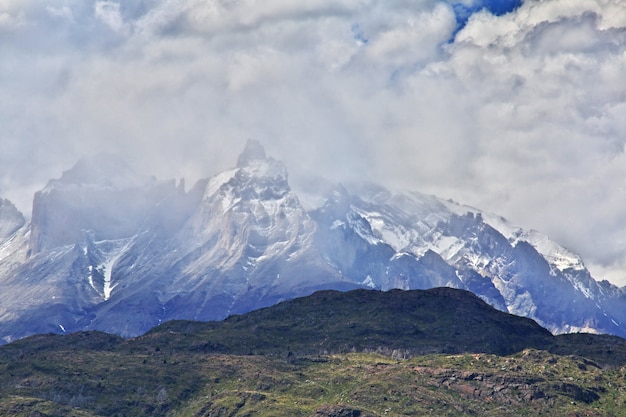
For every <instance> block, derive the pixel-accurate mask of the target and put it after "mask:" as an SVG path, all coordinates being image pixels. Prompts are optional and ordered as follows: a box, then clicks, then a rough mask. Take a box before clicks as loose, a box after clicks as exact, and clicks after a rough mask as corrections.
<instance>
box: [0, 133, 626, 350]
mask: <svg viewBox="0 0 626 417" xmlns="http://www.w3.org/2000/svg"><path fill="white" fill-rule="evenodd" d="M137 179H138V180H137ZM146 179H147V178H146ZM137 181H139V182H137ZM313 191H315V194H314V195H312V199H311V200H312V201H319V203H320V204H318V205H315V206H311V207H310V208H308V209H307V208H305V206H303V205H302V204H301V203H300V195H298V194H299V192H295V191H293V190H291V188H290V186H289V182H288V175H287V169H286V167H285V165H284V164H283V163H282V162H281V161H280V160H277V159H274V158H272V157H271V156H268V155H266V153H265V150H264V149H263V146H262V145H261V144H260V143H259V142H258V141H256V140H249V141H248V143H247V144H246V146H245V149H244V150H243V152H242V153H241V155H240V156H239V159H238V161H237V167H234V169H230V170H228V171H225V172H222V173H218V174H216V175H214V176H213V177H211V178H207V179H202V180H200V181H198V183H197V184H196V185H195V186H194V187H192V189H191V190H189V191H188V192H186V191H185V190H184V188H181V187H177V186H176V184H175V181H173V180H172V181H157V180H156V179H154V180H148V181H145V180H142V178H141V177H138V176H136V175H135V174H134V173H133V172H132V169H131V168H130V167H128V166H127V165H126V164H125V163H124V162H123V161H121V160H120V159H119V158H116V157H113V156H111V155H98V156H96V157H93V158H88V159H83V160H81V161H80V162H79V163H78V164H76V165H75V166H74V167H73V168H71V169H70V170H68V171H66V172H65V173H64V174H63V175H62V177H61V178H59V179H56V180H51V181H50V183H49V184H48V186H47V187H46V188H45V189H44V190H42V191H39V192H38V193H36V194H35V199H34V202H33V215H32V220H31V222H30V224H25V225H24V226H23V227H22V228H21V229H18V230H22V232H16V233H13V234H12V235H10V236H6V238H5V239H2V235H1V234H2V233H3V232H2V228H1V227H0V287H1V288H2V291H1V292H0V343H2V340H4V341H9V340H12V339H14V338H18V337H22V336H25V335H28V334H32V333H36V332H50V331H53V332H66V331H67V332H72V331H78V330H86V329H97V330H105V331H109V332H115V333H117V334H120V335H125V336H134V335H137V334H140V333H142V332H144V331H146V330H147V329H148V328H149V327H152V326H154V325H156V324H158V323H160V322H163V321H166V320H172V319H194V320H214V319H221V318H224V317H226V316H228V315H230V314H238V313H243V312H247V311H250V310H252V309H255V308H258V307H263V306H269V305H272V304H275V303H276V302H278V301H280V300H285V299H290V298H293V297H296V296H302V295H308V294H310V293H312V292H313V291H315V290H318V289H335V290H347V289H352V288H359V287H366V288H373V289H377V290H383V291H385V290H390V289H393V288H401V289H426V288H432V287H438V286H449V287H454V288H462V289H466V290H470V291H472V292H474V293H475V294H477V295H478V296H480V297H481V298H482V299H483V300H485V301H486V302H488V303H490V304H491V305H492V306H495V307H496V308H499V309H501V310H503V311H508V312H511V313H515V314H520V315H525V316H529V317H531V318H533V319H535V320H537V321H538V322H539V323H540V324H541V325H543V326H546V327H547V328H548V329H550V330H551V331H554V332H555V333H562V332H574V331H595V332H604V333H611V334H618V335H626V330H624V329H622V325H623V323H626V313H625V312H626V308H624V306H625V305H626V304H625V303H626V296H624V294H626V289H624V290H622V289H618V288H617V287H611V286H610V285H608V284H607V285H604V284H603V285H600V284H598V283H597V282H596V281H595V280H594V279H593V278H592V277H591V275H590V274H589V272H588V271H587V270H586V269H585V268H584V264H583V263H582V262H579V263H576V262H575V261H576V257H575V256H573V255H572V254H571V253H569V252H568V251H566V250H565V249H564V248H562V247H560V246H559V245H558V244H556V243H555V242H552V241H550V240H549V239H547V238H546V237H542V236H540V235H538V234H536V233H530V232H526V231H524V230H522V229H518V228H516V227H513V226H511V225H509V224H508V223H507V222H506V221H505V220H504V219H501V218H498V219H495V220H494V216H490V215H487V214H486V213H483V212H481V211H480V210H477V209H473V208H469V207H463V206H459V205H456V204H454V203H451V202H446V201H444V200H441V199H439V198H437V197H434V196H426V195H423V194H419V193H416V192H396V191H391V190H388V189H386V188H385V187H383V186H377V185H363V186H360V187H359V186H356V185H353V186H347V187H344V186H341V185H334V184H333V186H330V185H324V186H319V185H318V187H317V189H314V188H312V189H311V190H310V192H313ZM2 206H4V208H5V212H6V213H8V214H6V213H5V214H3V213H2ZM11 207H12V206H9V205H8V204H7V203H4V202H3V204H2V205H0V226H1V225H2V223H3V221H5V223H6V219H13V220H16V222H13V223H12V222H11V221H8V223H7V224H9V223H10V227H8V228H7V230H14V229H15V226H16V225H17V224H21V223H22V220H21V217H20V216H19V215H18V214H16V213H15V211H14V210H13V209H12V208H11ZM11 213H12V214H11ZM7 233H8V232H7ZM4 234H5V235H6V233H4ZM14 254H18V255H19V256H15V255H14ZM3 311H4V312H6V313H5V314H4V313H3Z"/></svg>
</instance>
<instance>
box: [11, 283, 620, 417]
mask: <svg viewBox="0 0 626 417" xmlns="http://www.w3.org/2000/svg"><path fill="white" fill-rule="evenodd" d="M625 401H626V340H623V339H620V338H617V337H610V336H594V335H564V336H557V337H555V336H552V335H551V334H550V333H548V332H547V331H546V330H545V329H543V328H541V327H540V326H538V325H537V324H536V323H535V322H533V321H531V320H528V319H525V318H520V317H516V316H512V315H509V314H506V313H502V312H500V311H497V310H495V309H493V308H491V307H489V306H488V305H487V304H485V303H484V302H482V301H481V300H480V299H479V298H477V297H475V296H474V295H472V294H471V293H468V292H466V291H460V290H454V289H448V288H437V289H433V290H426V291H399V290H395V291H390V292H376V291H366V290H356V291H351V292H347V293H341V292H335V291H323V292H318V293H315V294H313V295H311V296H309V297H304V298H300V299H295V300H291V301H287V302H283V303H280V304H278V305H276V306H274V307H270V308H266V309H262V310H258V311H254V312H251V313H248V314H245V315H241V316H232V317H229V318H228V319H226V320H224V321H222V322H210V323H199V322H186V321H175V322H169V323H165V324H163V325H161V326H159V327H157V328H155V329H153V330H152V331H150V332H149V333H147V334H146V335H144V336H141V337H138V338H135V339H128V340H124V339H121V338H119V337H116V336H112V335H107V334H104V333H99V332H83V333H76V334H70V335H66V336H59V335H39V336H33V337H30V338H26V339H23V340H20V341H17V342H14V343H11V344H9V345H5V346H2V347H0V415H3V416H4V415H7V416H77V417H78V416H207V417H208V416H257V415H258V416H318V417H319V416H334V417H343V416H392V415H393V416H402V415H411V416H413V415H414V416H418V415H419V416H421V415H429V414H430V415H439V416H441V415H444V416H445V415H450V416H457V415H493V416H509V415H510V416H522V415H529V416H530V415H533V416H534V415H562V416H575V415H580V416H619V415H626V403H625Z"/></svg>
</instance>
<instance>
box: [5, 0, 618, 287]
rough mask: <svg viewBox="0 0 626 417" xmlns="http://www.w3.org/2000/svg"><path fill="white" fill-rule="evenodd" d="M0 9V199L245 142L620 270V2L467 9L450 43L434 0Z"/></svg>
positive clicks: (194, 172)
mask: <svg viewBox="0 0 626 417" xmlns="http://www.w3.org/2000/svg"><path fill="white" fill-rule="evenodd" d="M6 5H10V7H8V6H6ZM3 13H4V14H6V16H9V17H7V18H5V20H6V22H9V21H10V22H11V24H10V27H11V30H10V31H8V32H6V30H7V28H8V27H9V24H8V23H6V24H4V25H3V23H2V17H0V30H5V32H4V33H7V34H8V35H6V36H3V37H0V48H2V50H3V57H2V60H0V79H2V80H11V82H10V83H8V84H6V85H3V88H6V92H5V94H3V95H2V96H0V125H1V126H3V131H2V132H0V144H1V145H2V149H3V152H2V153H0V196H2V197H8V198H11V199H14V200H20V201H19V202H17V201H16V202H17V203H19V204H20V207H21V208H22V209H24V210H28V203H26V202H25V201H26V197H25V195H26V193H25V191H24V190H29V192H30V190H35V189H36V188H38V187H41V186H42V185H43V183H44V182H45V181H46V180H47V179H49V178H52V177H58V176H59V175H60V173H61V171H62V170H63V169H67V168H68V167H69V166H71V165H72V164H73V163H74V162H75V160H76V159H77V158H78V157H79V156H80V155H81V154H83V153H92V152H97V151H99V150H106V151H118V152H120V153H122V154H124V155H126V156H127V158H128V159H129V160H130V161H131V162H132V163H133V164H134V165H135V166H136V168H137V169H138V170H143V171H145V172H148V173H155V174H157V175H158V176H159V177H161V178H167V177H181V176H185V177H187V178H189V179H194V178H198V177H201V176H208V175H211V174H213V173H215V172H216V171H218V170H220V169H224V168H227V167H230V166H232V165H233V164H234V163H235V161H236V156H237V153H238V152H239V151H240V148H241V146H242V145H243V144H244V143H245V141H246V139H248V138H250V137H253V138H257V139H260V140H261V141H262V142H264V143H265V144H266V147H267V148H268V149H267V150H268V152H269V153H271V154H273V155H274V156H276V157H278V158H281V159H284V160H285V162H286V163H287V166H288V167H289V169H290V171H291V172H292V176H297V175H298V171H312V170H317V171H320V172H324V173H327V174H328V175H337V176H340V177H346V176H350V175H355V176H369V177H370V178H371V179H374V180H376V179H379V180H382V181H389V182H392V183H394V184H398V185H402V186H407V187H411V188H416V189H419V190H422V191H425V192H431V193H434V194H438V195H440V196H442V197H453V198H454V199H456V200H459V201H463V202H466V203H469V204H472V205H475V206H478V207H482V208H484V209H487V210H491V211H494V212H497V213H499V214H502V215H504V216H505V217H509V218H511V219H512V220H513V221H515V222H516V223H518V224H520V225H521V226H528V227H534V228H537V229H539V230H542V231H544V232H547V233H549V234H550V235H551V236H554V237H555V238H557V239H559V240H560V241H561V242H562V243H564V244H565V245H566V246H569V247H570V248H572V249H574V250H576V251H579V252H581V253H582V255H583V256H584V258H585V259H586V261H587V263H588V264H593V265H600V266H602V269H600V267H598V269H596V271H599V272H598V273H603V271H608V270H611V271H623V270H624V269H623V268H622V265H626V247H625V245H624V242H623V240H622V238H621V236H624V235H626V214H623V213H626V211H624V210H623V207H624V201H626V199H625V198H624V192H625V191H624V190H626V175H625V174H626V172H625V171H624V168H623V167H624V166H626V164H625V162H626V161H625V160H624V158H625V157H624V146H625V143H626V137H625V136H624V132H626V121H625V119H626V118H624V117H623V115H624V114H626V85H625V82H624V74H625V71H626V70H625V68H626V46H625V45H626V18H625V16H626V3H624V2H622V1H619V0H567V1H565V0H543V1H534V0H527V1H525V2H524V3H523V5H522V6H521V7H520V8H519V9H518V10H517V11H515V12H513V13H509V14H506V15H503V16H499V17H496V16H492V15H490V14H488V13H487V12H480V13H476V14H474V15H473V16H472V17H471V18H470V20H469V22H468V24H467V26H466V27H465V28H464V29H463V30H461V31H460V32H459V33H458V34H457V35H456V39H455V40H454V42H448V40H449V38H450V36H452V34H453V32H454V30H455V21H454V14H453V10H452V8H451V7H450V6H449V5H447V4H445V3H442V2H440V1H436V0H421V1H409V0H395V1H386V2H383V1H377V0H344V1H339V2H337V1H330V0H316V1H307V2H305V3H302V2H300V3H294V2H288V1H282V0H268V1H265V2H257V1H253V0H237V1H236V0H210V1H206V0H158V1H150V2H147V1H142V0H133V1H127V2H113V1H92V2H83V1H79V0H66V1H61V2H58V3H55V4H54V6H48V7H47V8H43V7H41V6H37V4H36V2H32V1H27V0H24V1H21V2H18V1H13V2H6V0H5V2H3V3H2V5H1V7H0V16H4V15H3ZM17 23H19V24H17ZM591 237H593V239H591ZM611 268H612V269H611ZM623 276H625V277H626V272H625V273H624V274H623ZM611 277H612V278H613V279H614V280H617V278H616V277H617V275H616V274H615V272H612V273H611Z"/></svg>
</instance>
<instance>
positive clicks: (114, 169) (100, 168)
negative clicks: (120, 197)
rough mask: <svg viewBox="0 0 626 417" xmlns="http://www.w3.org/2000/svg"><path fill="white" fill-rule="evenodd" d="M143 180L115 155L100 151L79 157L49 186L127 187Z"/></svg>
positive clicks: (138, 183)
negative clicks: (92, 154) (74, 163)
mask: <svg viewBox="0 0 626 417" xmlns="http://www.w3.org/2000/svg"><path fill="white" fill-rule="evenodd" d="M143 182H145V180H144V179H143V178H141V177H140V176H139V175H137V174H136V173H135V172H134V171H133V169H132V168H131V167H130V166H129V165H128V164H127V163H126V161H124V160H123V159H122V158H120V157H119V156H117V155H113V154H108V153H100V154H97V155H94V156H90V157H84V158H81V159H80V160H79V161H78V162H77V163H76V165H74V166H73V167H72V168H70V169H69V170H67V171H64V172H63V174H62V175H61V178H59V179H58V180H52V181H50V183H49V184H48V185H49V186H57V185H61V184H62V185H91V186H93V185H96V186H103V187H115V188H129V187H133V186H137V185H140V184H142V183H143Z"/></svg>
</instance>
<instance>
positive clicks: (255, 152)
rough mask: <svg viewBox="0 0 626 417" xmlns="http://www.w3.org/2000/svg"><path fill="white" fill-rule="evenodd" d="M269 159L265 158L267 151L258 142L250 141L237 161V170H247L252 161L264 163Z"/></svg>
mask: <svg viewBox="0 0 626 417" xmlns="http://www.w3.org/2000/svg"><path fill="white" fill-rule="evenodd" d="M265 159H267V157H266V156H265V149H263V145H261V143H260V142H259V141H258V140H254V139H248V142H247V143H246V147H245V149H244V150H243V152H242V153H241V155H239V158H238V159H237V168H245V167H247V166H249V165H250V163H251V162H252V161H259V160H260V161H263V160H265Z"/></svg>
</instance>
